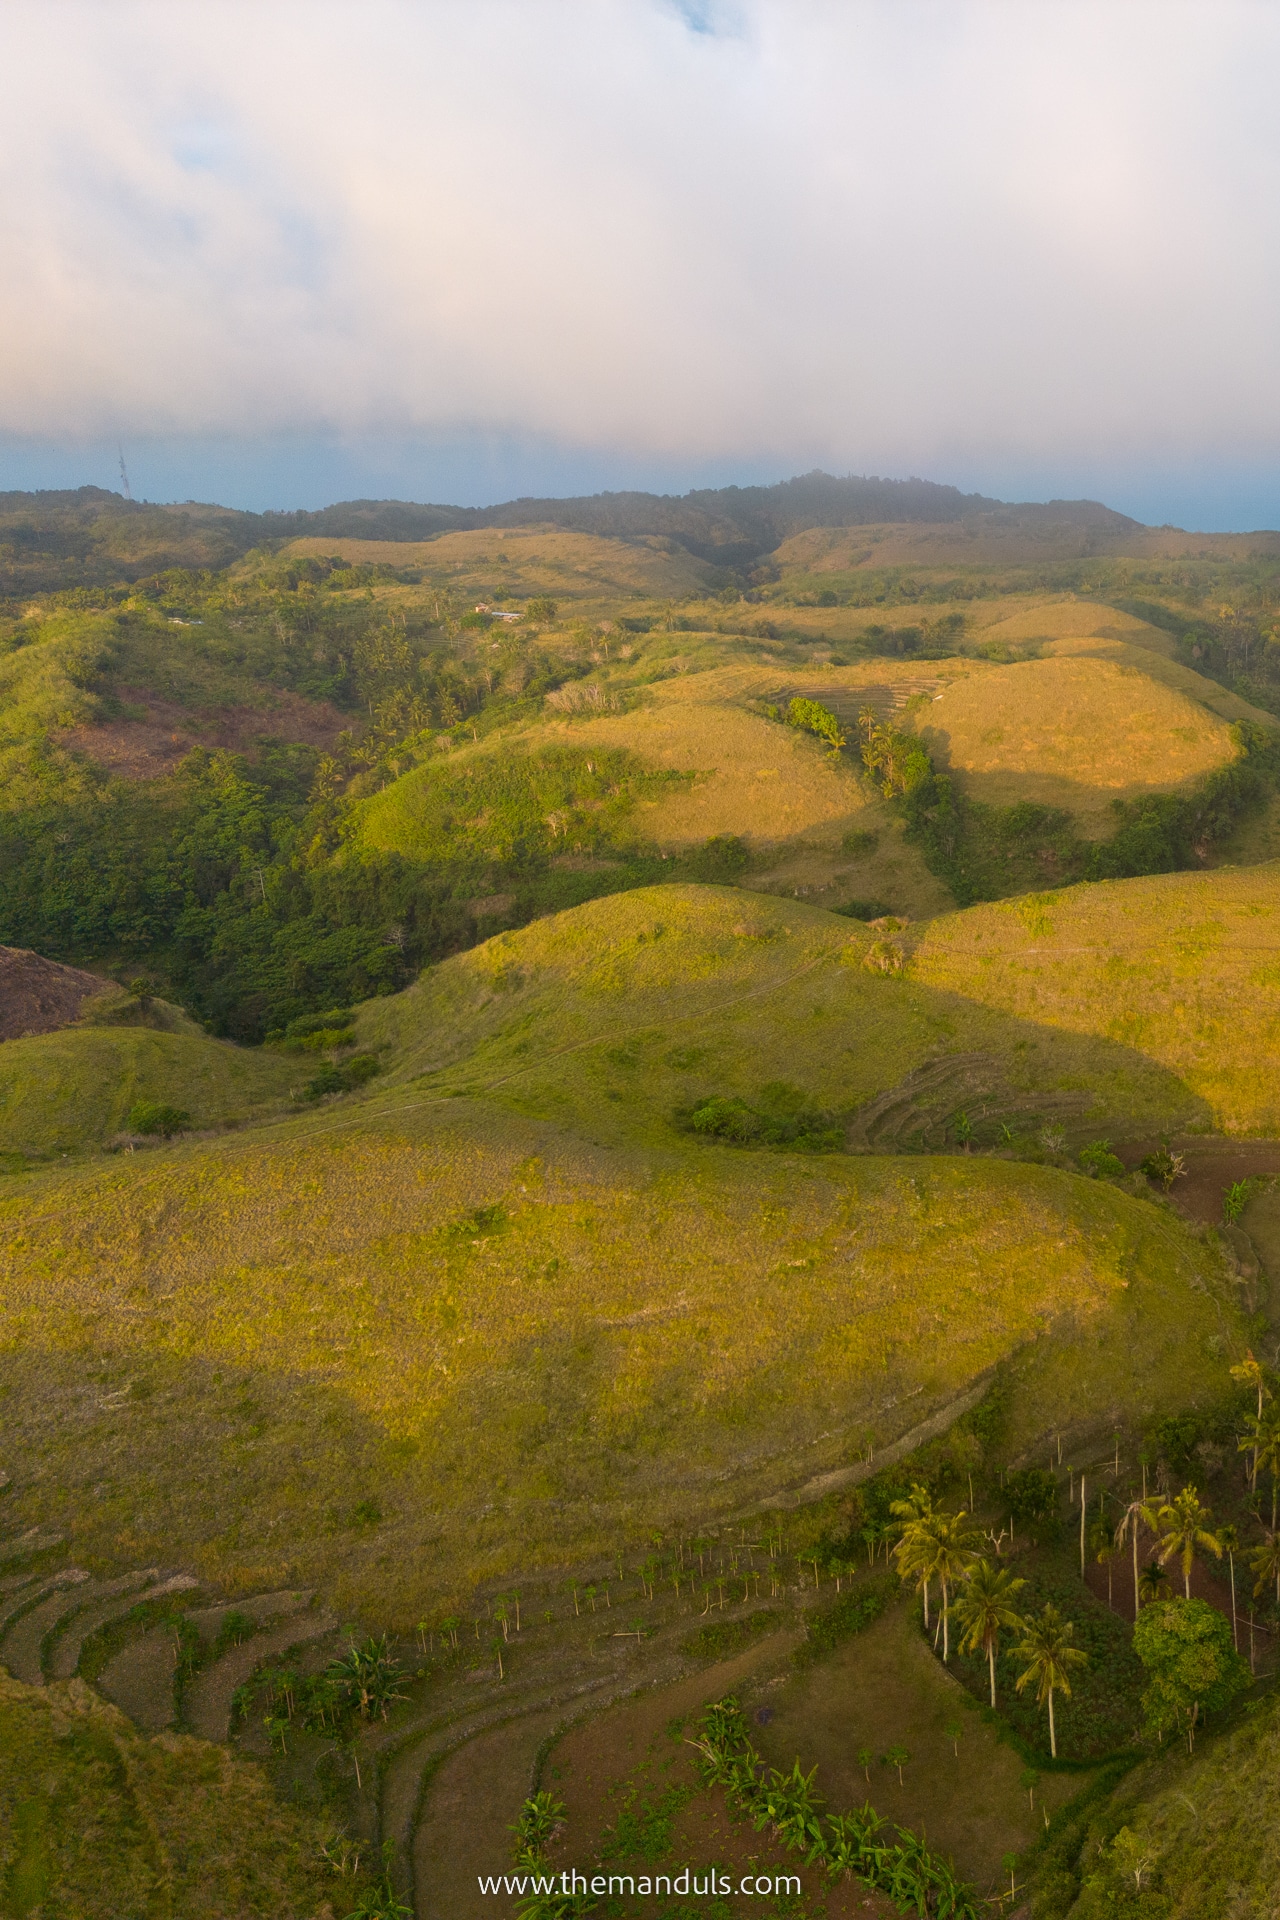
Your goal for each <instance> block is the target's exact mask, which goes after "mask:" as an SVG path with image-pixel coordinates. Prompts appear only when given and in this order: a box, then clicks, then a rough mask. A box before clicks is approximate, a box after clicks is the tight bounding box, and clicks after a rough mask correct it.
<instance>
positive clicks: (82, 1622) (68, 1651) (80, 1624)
mask: <svg viewBox="0 0 1280 1920" xmlns="http://www.w3.org/2000/svg"><path fill="white" fill-rule="evenodd" d="M125 1577H126V1578H128V1577H129V1576H127V1575H126V1576H125ZM199 1584H200V1582H199V1581H198V1580H197V1579H196V1578H195V1577H194V1575H192V1574H190V1573H175V1574H173V1575H171V1576H170V1578H169V1579H167V1580H158V1582H157V1584H156V1585H154V1586H147V1587H143V1588H142V1589H141V1590H139V1589H138V1588H136V1587H135V1588H134V1589H133V1591H132V1592H130V1591H129V1590H128V1589H127V1588H126V1587H124V1586H122V1587H121V1589H120V1597H119V1598H118V1599H114V1600H109V1601H106V1602H105V1603H104V1604H103V1605H102V1606H94V1605H93V1604H92V1603H90V1604H89V1605H87V1606H86V1607H85V1609H84V1611H83V1612H82V1613H81V1612H78V1613H76V1614H74V1615H73V1616H72V1618H71V1620H70V1621H69V1623H68V1624H67V1625H66V1626H65V1627H64V1628H63V1630H62V1632H60V1633H59V1634H58V1636H57V1638H56V1639H55V1640H54V1642H53V1646H52V1648H51V1649H50V1652H49V1658H48V1661H47V1663H46V1664H47V1670H48V1674H49V1678H50V1679H51V1680H69V1679H70V1678H71V1676H72V1674H73V1673H74V1672H75V1670H76V1668H77V1667H78V1666H79V1664H80V1654H81V1650H82V1649H83V1647H84V1643H85V1641H86V1640H88V1639H89V1638H90V1636H91V1635H92V1634H95V1633H96V1632H97V1631H98V1629H99V1627H105V1626H107V1625H108V1624H109V1623H110V1622H111V1621H112V1620H118V1619H119V1618H120V1616H121V1615H122V1614H125V1613H128V1612H129V1611H130V1610H131V1609H132V1608H133V1607H136V1606H137V1605H139V1603H140V1602H141V1601H143V1600H159V1599H162V1598H163V1597H164V1595H165V1594H168V1593H185V1592H187V1591H189V1590H190V1588H192V1587H198V1586H199Z"/></svg>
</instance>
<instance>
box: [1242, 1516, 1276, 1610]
mask: <svg viewBox="0 0 1280 1920" xmlns="http://www.w3.org/2000/svg"><path fill="white" fill-rule="evenodd" d="M1249 1565H1250V1566H1251V1567H1252V1568H1253V1571H1254V1574H1255V1575H1256V1578H1255V1580H1254V1583H1253V1591H1254V1594H1255V1595H1259V1594H1261V1593H1262V1591H1263V1589H1264V1588H1266V1587H1268V1586H1270V1584H1271V1582H1272V1581H1273V1580H1274V1581H1275V1584H1276V1604H1277V1605H1280V1533H1277V1532H1276V1530H1275V1528H1274V1527H1273V1528H1272V1529H1271V1531H1270V1533H1268V1534H1264V1536H1263V1541H1262V1545H1261V1546H1260V1547H1255V1548H1254V1549H1253V1552H1252V1553H1251V1554H1250V1555H1249Z"/></svg>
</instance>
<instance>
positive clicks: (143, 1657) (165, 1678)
mask: <svg viewBox="0 0 1280 1920" xmlns="http://www.w3.org/2000/svg"><path fill="white" fill-rule="evenodd" d="M177 1668H178V1648H177V1643H176V1642H175V1640H174V1637H173V1634H172V1633H171V1631H170V1630H169V1628H168V1627H152V1629H151V1631H150V1632H149V1633H144V1634H143V1635H142V1637H141V1638H140V1639H138V1640H131V1641H130V1643H129V1645H128V1646H127V1647H121V1649H120V1651H119V1653H117V1654H116V1655H115V1656H114V1657H113V1658H112V1659H111V1660H109V1661H108V1662H107V1664H106V1666H105V1667H104V1668H103V1670H102V1672H101V1673H100V1674H99V1676H98V1679H97V1681H96V1683H95V1684H96V1685H97V1688H98V1691H99V1693H103V1694H105V1695H106V1697H107V1699H108V1700H110V1701H111V1703H112V1705H113V1706H116V1707H119V1709H120V1711H121V1712H122V1713H127V1714H128V1716H129V1718H130V1719H131V1720H132V1721H133V1723H134V1725H135V1726H138V1727H140V1728H141V1729H142V1731H143V1733H163V1731H164V1730H165V1728H166V1727H171V1726H172V1725H173V1719H174V1700H173V1677H174V1674H175V1673H176V1672H177Z"/></svg>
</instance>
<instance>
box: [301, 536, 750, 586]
mask: <svg viewBox="0 0 1280 1920" xmlns="http://www.w3.org/2000/svg"><path fill="white" fill-rule="evenodd" d="M310 554H314V555H316V556H317V557H319V558H323V557H327V556H328V555H330V554H341V555H342V556H343V558H344V559H347V560H349V561H350V562H351V564H352V565H353V566H359V565H361V564H365V565H375V566H376V565H377V564H378V562H380V561H381V562H384V563H386V564H387V565H390V566H393V567H421V568H423V570H424V571H425V572H426V573H427V574H429V575H430V577H431V580H432V581H433V582H436V583H438V584H440V585H442V586H448V587H451V588H452V589H453V590H454V591H456V592H458V593H472V592H473V593H474V594H475V595H476V597H477V598H485V599H489V598H491V597H492V596H493V594H494V593H495V592H498V591H500V590H501V589H503V588H506V589H507V591H508V592H510V593H511V594H512V595H513V596H516V597H518V599H529V598H532V597H534V596H535V595H538V596H545V597H548V598H551V599H554V600H557V601H560V600H564V601H571V602H574V603H577V602H579V601H582V602H587V603H592V604H594V603H595V602H601V603H604V602H607V601H616V600H617V599H619V598H622V599H628V598H642V597H643V598H653V599H658V600H669V599H671V598H672V597H674V596H678V595H683V594H687V593H691V592H696V591H697V590H698V589H699V588H702V587H705V586H706V585H707V584H708V582H709V581H710V580H712V579H713V578H714V577H716V569H715V568H714V567H710V566H708V565H707V564H706V563H705V562H703V561H700V560H696V559H695V558H694V556H693V555H692V554H691V553H688V552H686V550H685V549H684V548H683V547H678V546H676V545H675V543H674V542H672V541H668V540H663V539H660V538H657V537H653V536H637V537H636V538H634V539H616V540H615V539H605V538H603V537H601V536H600V535H598V534H590V533H572V532H569V531H568V530H566V529H565V528H563V527H554V526H547V527H532V528H524V527H521V528H514V529H510V530H503V529H500V528H488V529H484V530H480V531H477V532H475V533H441V534H437V535H436V537H435V538H434V539H433V540H421V541H400V540H351V539H341V538H339V539H327V538H319V539H313V538H311V537H307V538H305V539H301V540H294V541H292V542H290V544H289V545H288V546H287V547H286V548H285V549H284V557H285V558H286V559H287V558H291V557H293V556H295V555H297V556H299V557H301V556H304V555H310Z"/></svg>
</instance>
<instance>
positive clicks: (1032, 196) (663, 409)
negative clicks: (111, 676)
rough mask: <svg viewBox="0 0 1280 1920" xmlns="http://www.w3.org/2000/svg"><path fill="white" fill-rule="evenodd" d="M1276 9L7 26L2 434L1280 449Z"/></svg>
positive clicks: (971, 8) (529, 14)
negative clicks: (1272, 90) (1273, 95)
mask: <svg viewBox="0 0 1280 1920" xmlns="http://www.w3.org/2000/svg"><path fill="white" fill-rule="evenodd" d="M1278 53H1280V13H1277V11H1276V10H1274V9H1270V8H1266V7H1259V6H1256V5H1253V4H1238V5H1237V4H1232V0H1221V3H1220V4H1218V5H1216V6H1214V7H1212V8H1209V7H1205V6H1203V5H1202V4H1198V3H1197V4H1192V5H1180V4H1178V3H1177V0H1150V4H1149V3H1148V0H1126V4H1125V5H1124V6H1123V7H1116V6H1115V5H1114V4H1113V3H1112V0H1105V4H1093V3H1092V0H1074V3H1072V0H1060V3H1059V4H1055V5H1052V6H1028V5H1026V4H1025V0H1008V3H1006V4H990V3H988V4H974V3H973V0H927V3H925V0H883V3H877V0H864V4H851V5H842V6H836V5H832V4H823V3H822V0H755V3H754V4H753V3H752V0H740V4H734V5H728V4H718V3H717V0H683V3H681V0H362V4H361V5H360V6H359V7H358V8H356V7H352V6H351V5H350V4H349V0H340V3H338V4H335V3H334V0H305V4H295V0H273V4H271V5H270V6H267V7H263V6H262V5H260V4H258V0H253V3H252V4H250V3H248V0H183V4H182V5H181V6H178V7H175V6H173V5H172V4H170V0H160V3H158V4H157V3H150V4H138V3H137V0H114V3H113V4H111V5H109V6H108V5H104V4H102V0H59V4H58V5H57V6H55V7H43V8H42V7H37V6H34V5H30V6H25V7H12V8H9V9H7V10H6V11H5V12H4V14H3V16H2V17H0V165H2V166H3V169H4V177H5V180H6V183H7V184H6V194H5V196H4V200H3V204H2V206H0V263H3V264H2V265H0V272H3V275H4V299H3V301H2V302H0V432H3V433H8V434H11V435H21V436H33V437H37V438H39V437H45V438H47V437H54V436H59V435H61V436H111V435H116V434H123V435H126V436H130V437H137V436H143V435H160V436H163V435H203V436H209V435H221V436H232V437H234V436H243V437H254V436H271V435H287V434H299V433H319V434H328V435H338V436H342V435H358V436H365V437H368V436H374V437H377V436H379V435H386V436H391V437H395V438H397V439H401V440H403V439H405V438H406V437H410V438H411V437H412V436H413V435H415V434H422V435H435V436H440V435H446V436H453V437H455V438H456V437H457V436H460V435H463V436H465V435H466V434H468V433H477V434H508V435H517V436H526V437H529V438H532V439H537V438H539V437H548V438H550V439H553V440H555V439H558V440H561V441H564V442H566V443H573V444H576V445H580V446H598V447H608V448H614V449H624V450H626V452H627V453H628V455H629V456H631V457H634V458H635V459H636V460H638V461H641V462H646V461H647V462H656V463H659V464H662V463H671V462H680V461H684V462H687V463H689V464H690V465H691V466H692V465H702V464H705V463H708V462H712V463H714V462H717V461H722V460H733V459H738V460H742V461H751V462H758V461H759V460H760V459H762V458H765V457H768V456H772V455H774V454H775V453H776V455H777V457H778V458H779V459H780V460H786V461H790V462H792V463H794V464H795V465H804V464H810V463H812V462H816V461H821V462H823V463H825V464H828V465H832V466H836V467H839V468H848V467H850V466H852V467H855V468H858V469H873V470H874V469H884V470H893V471H905V470H911V469H913V468H914V469H915V470H925V471H942V470H947V471H955V470H956V469H957V467H958V466H959V467H963V466H964V465H965V464H966V463H967V464H968V465H969V466H970V467H971V468H972V467H974V466H975V465H982V464H985V466H987V467H988V468H989V467H990V465H991V463H992V462H999V461H1001V460H1004V461H1005V462H1006V463H1010V462H1012V463H1014V464H1019V463H1020V464H1021V465H1023V466H1024V467H1027V466H1033V465H1035V463H1037V462H1043V461H1045V460H1046V459H1049V458H1051V457H1052V458H1055V459H1058V460H1059V461H1061V462H1063V463H1067V464H1070V463H1073V462H1074V463H1076V464H1079V462H1080V461H1081V460H1082V459H1086V458H1092V457H1094V456H1106V457H1112V456H1114V457H1120V455H1121V454H1123V456H1124V457H1125V458H1126V459H1129V458H1145V459H1147V460H1156V461H1158V460H1160V459H1168V460H1170V461H1174V462H1180V463H1183V464H1186V463H1189V462H1190V463H1194V461H1195V460H1197V459H1198V458H1201V457H1209V456H1212V457H1214V458H1216V459H1221V458H1223V457H1235V456H1237V455H1238V456H1239V457H1240V458H1242V459H1246V458H1247V459H1250V460H1255V461H1256V460H1263V459H1266V458H1269V457H1270V456H1271V455H1272V454H1273V453H1275V452H1277V451H1280V369H1278V368H1277V364H1276V356H1275V354H1274V340H1275V338H1276V334H1277V322H1278V321H1280V285H1278V275H1280V247H1278V246H1277V238H1278V237H1280V236H1278V235H1277V226H1278V225H1280V193H1278V192H1277V185H1278V184H1280V183H1278V181H1277V173H1278V171H1280V127H1278V126H1277V123H1276V120H1275V116H1274V114H1273V112H1272V110H1271V104H1270V101H1269V98H1268V86H1269V76H1270V75H1271V74H1273V73H1274V72H1275V70H1276V56H1277V54H1278Z"/></svg>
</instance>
